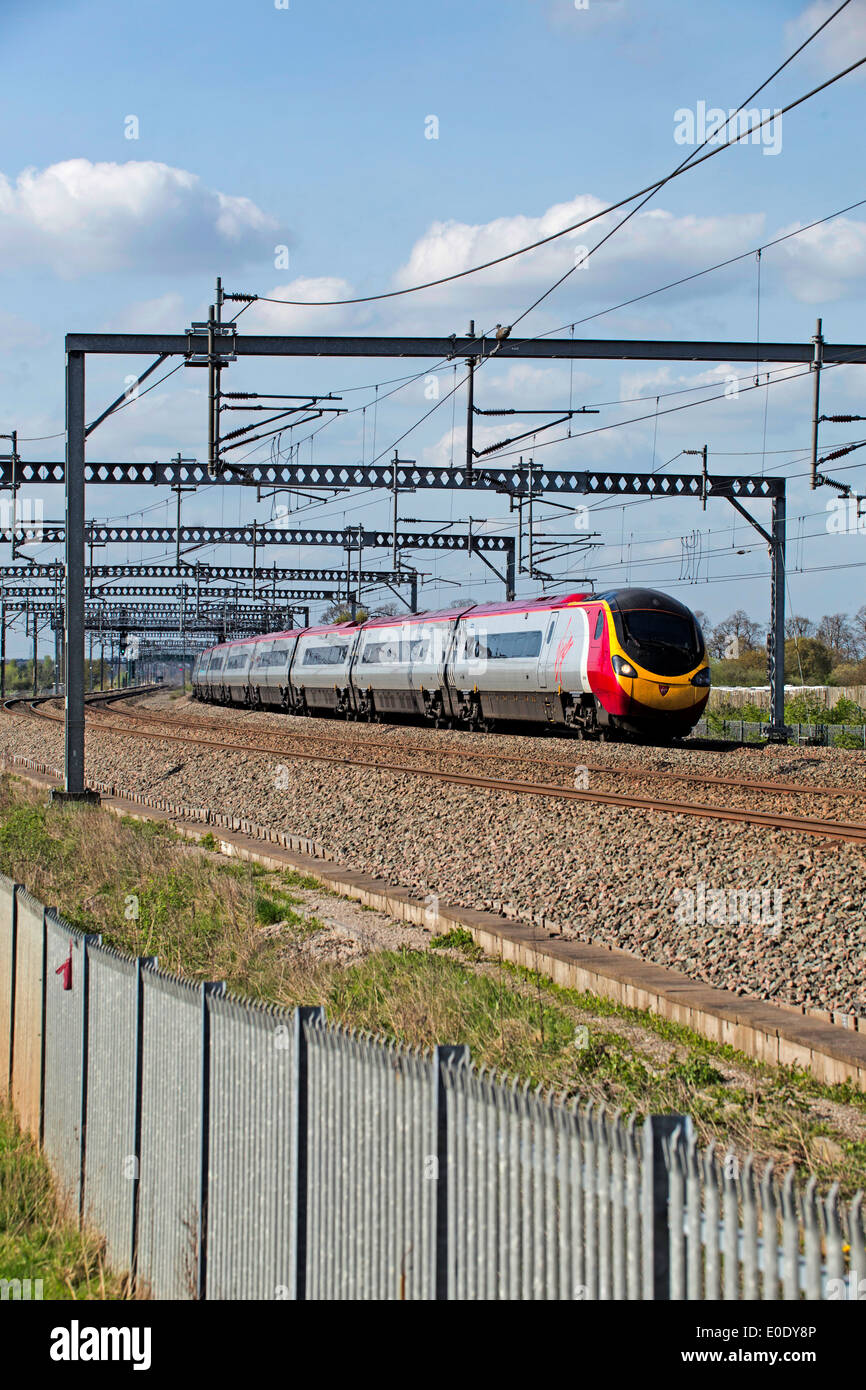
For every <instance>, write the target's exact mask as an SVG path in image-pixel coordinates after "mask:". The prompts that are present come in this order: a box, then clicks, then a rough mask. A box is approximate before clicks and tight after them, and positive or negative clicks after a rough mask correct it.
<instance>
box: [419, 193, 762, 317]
mask: <svg viewBox="0 0 866 1390" xmlns="http://www.w3.org/2000/svg"><path fill="white" fill-rule="evenodd" d="M604 206H606V204H605V203H604V202H603V201H602V200H601V199H599V198H596V197H594V196H593V195H591V194H579V195H578V196H577V197H575V198H573V199H572V200H571V201H570V202H568V203H557V204H555V205H554V206H553V207H551V208H548V209H547V211H546V212H543V213H542V214H541V215H540V216H538V217H530V216H525V215H523V214H517V215H515V216H511V217H499V218H495V219H494V220H493V221H491V222H487V223H481V224H477V225H470V224H467V223H463V222H456V221H448V222H434V223H433V225H432V226H431V227H430V228H429V229H428V231H427V232H425V233H424V235H423V236H422V237H420V238H419V240H418V241H417V242H416V243H415V245H414V246H413V247H412V250H411V252H410V255H409V259H408V261H407V262H406V264H405V265H404V266H402V267H401V268H400V270H399V271H398V272H397V275H396V276H395V283H396V285H397V287H398V288H404V287H405V286H408V285H413V284H419V283H423V282H425V281H429V280H434V279H439V278H440V277H443V276H447V275H453V274H455V273H456V272H459V271H462V270H466V269H468V268H470V267H472V266H475V265H479V264H483V263H484V262H486V261H490V260H494V259H496V258H497V257H499V256H503V255H507V254H508V253H510V252H513V251H516V250H518V249H519V248H521V247H523V246H527V245H530V244H532V243H533V242H535V241H539V240H541V239H542V238H544V237H548V236H551V235H552V234H554V233H556V232H558V231H560V230H561V229H562V228H563V227H568V226H571V225H572V224H574V223H575V222H578V221H582V220H583V219H585V218H587V217H593V216H595V215H596V214H598V213H599V212H600V210H601V209H602V208H603V207H604ZM621 216H622V213H621V212H619V213H615V214H608V215H607V216H604V217H601V218H599V219H598V220H597V221H595V222H592V223H590V224H589V225H587V226H583V227H579V228H578V229H577V230H576V231H572V232H566V233H565V234H564V235H563V236H561V237H559V238H558V239H557V240H556V241H553V242H550V243H549V244H548V245H547V246H543V247H539V249H538V250H536V251H532V252H529V253H528V254H526V255H523V256H520V257H515V258H514V259H512V260H509V261H505V262H504V263H502V264H501V265H497V266H492V267H491V268H490V269H489V270H484V271H482V272H481V273H480V274H478V275H476V276H473V277H472V279H471V281H468V282H467V283H469V284H471V285H472V290H473V295H474V298H473V303H476V302H477V299H478V298H481V297H484V298H485V299H486V300H487V302H489V303H496V304H497V305H501V306H502V311H503V313H505V312H506V309H507V308H508V309H511V308H517V307H518V306H520V307H525V306H524V305H521V303H520V301H521V298H523V297H529V296H531V294H532V293H533V292H534V291H535V290H537V289H538V288H543V287H546V286H547V285H548V284H552V283H553V282H554V281H555V280H557V279H558V278H559V277H560V276H561V275H563V274H564V273H565V272H566V271H568V270H569V269H571V267H572V266H574V265H575V264H576V263H577V262H579V261H581V260H582V258H583V255H584V254H585V250H584V249H589V248H591V247H592V246H593V245H594V244H595V243H596V242H597V241H598V240H599V238H600V237H601V236H602V235H603V234H604V233H605V232H606V231H608V230H610V228H611V227H613V226H614V225H615V223H614V219H615V218H618V217H621ZM764 222H765V219H764V214H763V213H749V214H741V215H731V216H725V217H697V216H693V215H686V216H681V217H680V216H675V215H674V214H673V213H671V212H667V211H665V210H664V209H660V208H656V209H652V210H650V211H648V212H642V213H639V214H638V215H637V216H636V217H635V218H633V219H632V220H631V221H630V222H629V223H627V224H626V226H624V227H623V228H622V230H621V231H620V232H618V233H617V235H616V237H615V238H613V239H612V240H611V241H610V242H609V243H608V244H607V245H605V246H603V247H602V248H601V249H600V250H599V251H598V252H596V253H595V254H594V255H593V256H591V257H590V259H589V260H588V262H587V263H586V265H585V266H582V267H581V268H579V269H576V270H575V271H574V273H573V274H572V275H571V276H570V277H569V279H568V281H567V282H566V286H565V287H564V289H563V295H567V296H568V297H569V300H570V302H571V304H572V305H573V304H574V301H575V300H577V301H578V302H579V303H581V304H594V303H597V302H598V300H599V299H605V298H609V297H610V296H612V295H624V296H626V297H627V296H628V295H629V294H632V293H634V292H636V291H637V292H639V291H640V290H643V289H649V288H653V287H654V285H655V284H658V283H663V282H664V280H667V279H671V280H673V279H678V278H679V277H680V276H682V275H685V274H688V273H689V272H690V271H693V270H700V269H703V268H704V267H705V266H707V265H709V264H711V263H712V262H713V261H717V260H724V259H726V258H727V257H729V256H731V255H735V254H736V253H737V252H738V251H741V250H743V249H745V248H747V247H749V246H750V245H754V244H755V243H756V242H759V241H760V240H761V239H762V235H763V231H764ZM467 283H464V282H463V281H457V282H455V283H454V284H452V285H446V286H443V287H442V288H441V289H437V290H436V291H430V292H428V295H427V296H425V302H426V300H427V298H429V297H433V298H437V299H439V300H440V301H441V300H442V299H448V300H451V301H453V302H465V298H466V292H467ZM503 289H505V290H506V292H507V295H508V299H507V301H506V300H505V299H504V297H503ZM707 289H708V290H710V291H715V292H718V291H719V285H718V282H717V281H708V282H707Z"/></svg>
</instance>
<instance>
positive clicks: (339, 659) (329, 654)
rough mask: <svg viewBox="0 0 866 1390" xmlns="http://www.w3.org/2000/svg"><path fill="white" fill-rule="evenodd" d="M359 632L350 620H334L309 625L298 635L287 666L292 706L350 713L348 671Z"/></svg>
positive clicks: (351, 708) (352, 700)
mask: <svg viewBox="0 0 866 1390" xmlns="http://www.w3.org/2000/svg"><path fill="white" fill-rule="evenodd" d="M359 631H360V629H359V628H358V627H357V626H356V625H355V624H354V623H352V624H349V623H338V624H333V625H331V626H329V627H309V628H306V629H305V630H304V631H303V632H302V633H301V634H300V636H299V638H298V641H297V643H296V644H295V650H294V655H293V658H292V664H291V667H290V669H289V684H290V685H291V687H292V697H293V701H294V704H295V707H296V708H300V709H303V710H309V711H312V712H316V711H320V710H332V711H333V712H334V713H337V714H345V715H350V714H352V713H354V711H355V699H354V696H353V692H352V690H351V687H350V682H349V672H350V670H351V665H352V656H353V654H354V651H355V644H356V642H357V639H358V634H359Z"/></svg>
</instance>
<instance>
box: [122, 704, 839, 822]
mask: <svg viewBox="0 0 866 1390" xmlns="http://www.w3.org/2000/svg"><path fill="white" fill-rule="evenodd" d="M125 703H126V702H125V700H124V699H121V700H119V701H117V702H112V704H111V709H112V710H117V708H118V705H120V710H119V712H120V713H122V714H123V716H124V717H125V718H127V719H130V720H133V721H139V722H142V723H146V724H151V725H155V724H162V725H168V726H169V727H174V728H182V729H191V730H211V731H214V732H217V733H222V732H233V733H236V732H237V729H238V724H237V722H236V721H233V720H229V719H208V718H198V717H196V718H194V719H184V718H181V717H178V716H176V715H167V714H165V715H164V714H158V713H154V712H152V711H150V710H146V711H145V710H141V709H140V708H139V707H138V706H133V707H132V708H125V707H124V705H125ZM286 717H287V719H289V718H290V716H286ZM274 737H275V738H277V739H279V741H280V742H279V745H278V746H275V747H274V748H273V750H272V751H273V752H274V753H281V752H286V751H287V749H286V748H285V746H284V741H288V742H290V743H304V744H316V745H318V746H326V747H331V748H337V749H340V748H346V746H347V744H350V745H351V746H352V747H355V748H365V749H379V748H381V749H384V750H386V751H388V752H391V753H393V752H394V751H395V748H396V745H395V743H394V742H393V741H392V740H391V739H387V738H375V737H372V738H371V737H368V736H367V735H356V734H354V733H353V735H352V736H351V738H348V739H347V738H344V737H341V736H339V735H335V734H328V733H324V732H321V731H320V730H318V729H317V730H315V732H313V731H311V730H307V729H303V730H299V729H294V728H292V727H291V725H289V727H287V728H286V729H285V730H282V729H281V730H280V731H279V732H278V733H277V732H275V734H274ZM399 751H400V752H401V753H413V754H419V755H420V756H422V757H427V758H443V759H452V758H453V759H460V760H461V761H466V762H472V763H476V764H479V763H485V764H500V765H501V764H504V763H522V764H524V765H527V766H532V767H540V768H549V769H553V770H555V771H557V772H561V773H565V774H568V775H569V776H573V774H574V773H575V772H576V771H577V770H578V769H581V770H583V769H585V770H586V771H587V772H591V773H592V774H593V775H594V776H598V777H608V778H622V777H631V778H634V779H637V780H640V781H652V782H656V781H659V782H675V783H676V782H685V783H694V784H697V785H706V786H711V787H731V788H735V789H737V790H745V791H754V792H765V793H770V794H778V793H779V792H785V793H791V794H793V795H800V796H812V797H825V798H830V799H838V798H847V799H848V800H854V801H857V800H861V801H862V800H866V786H864V787H863V788H857V787H837V786H823V785H820V784H813V783H809V782H789V781H786V780H782V779H778V778H772V779H761V778H746V777H735V776H724V775H721V774H718V773H709V772H674V771H669V770H668V769H666V768H648V767H642V766H639V765H636V764H629V763H619V764H617V765H616V766H611V765H610V764H604V763H592V762H587V761H586V760H585V759H581V760H580V761H578V762H572V761H571V759H565V758H540V757H537V756H535V755H527V754H526V753H525V752H523V751H522V750H517V751H515V752H507V751H505V750H503V749H498V750H495V751H493V750H490V749H476V748H448V747H444V746H442V745H439V746H437V747H430V746H429V745H425V744H423V743H405V742H401V743H400V746H399Z"/></svg>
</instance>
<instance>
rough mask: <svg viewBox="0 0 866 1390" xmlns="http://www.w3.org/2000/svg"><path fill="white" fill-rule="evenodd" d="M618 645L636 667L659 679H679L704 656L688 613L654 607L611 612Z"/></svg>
mask: <svg viewBox="0 0 866 1390" xmlns="http://www.w3.org/2000/svg"><path fill="white" fill-rule="evenodd" d="M614 619H615V621H616V626H617V629H620V628H621V631H618V632H617V636H618V637H619V640H620V642H621V643H622V646H623V648H624V649H625V651H626V653H627V654H628V655H629V656H630V657H632V658H633V659H634V660H635V661H637V662H638V663H639V665H641V666H643V667H644V668H646V669H648V670H650V671H653V672H656V673H657V674H658V675H660V676H680V675H684V674H685V672H686V671H691V670H693V668H694V667H695V666H697V664H698V662H699V661H700V659H701V657H702V656H703V654H704V643H703V639H702V637H701V634H700V630H699V628H698V627H697V624H696V623H695V620H694V618H693V617H692V616H691V614H686V613H672V612H666V611H665V610H664V609H658V608H633V609H630V610H626V611H625V612H623V611H622V610H620V611H619V612H618V613H617V612H615V613H614Z"/></svg>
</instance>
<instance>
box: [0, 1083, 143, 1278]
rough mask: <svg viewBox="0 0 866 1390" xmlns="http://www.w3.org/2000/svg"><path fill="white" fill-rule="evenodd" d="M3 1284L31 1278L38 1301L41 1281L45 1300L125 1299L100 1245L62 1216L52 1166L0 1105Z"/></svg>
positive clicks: (0, 1273) (0, 1268)
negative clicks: (107, 1266)
mask: <svg viewBox="0 0 866 1390" xmlns="http://www.w3.org/2000/svg"><path fill="white" fill-rule="evenodd" d="M0 1279H6V1280H12V1279H20V1280H22V1281H24V1280H27V1279H29V1280H30V1281H31V1286H30V1288H31V1297H33V1298H35V1297H36V1296H37V1294H38V1293H39V1292H40V1290H39V1286H38V1284H36V1283H35V1282H34V1281H36V1280H41V1281H42V1286H41V1295H42V1298H43V1299H106V1298H109V1299H112V1298H123V1297H125V1296H126V1291H125V1285H124V1281H123V1280H122V1279H119V1278H118V1277H117V1276H116V1275H114V1274H111V1273H109V1272H108V1271H107V1270H106V1268H105V1263H104V1258H103V1244H102V1242H101V1240H100V1239H99V1238H98V1237H97V1236H94V1235H92V1234H90V1233H82V1232H81V1231H79V1229H78V1226H77V1223H76V1222H75V1221H74V1220H72V1219H69V1218H68V1217H65V1216H64V1215H63V1212H62V1210H61V1207H60V1205H59V1203H58V1199H57V1193H56V1189H55V1186H54V1182H53V1179H52V1177H51V1173H50V1171H49V1169H48V1165H47V1163H46V1162H45V1160H44V1159H43V1158H42V1156H41V1155H40V1153H39V1151H38V1149H37V1148H36V1145H35V1144H34V1143H33V1141H32V1140H31V1139H29V1138H27V1137H26V1136H24V1135H23V1134H22V1133H21V1131H20V1130H19V1128H18V1126H17V1124H16V1122H15V1120H14V1118H13V1116H12V1114H11V1113H10V1111H9V1110H8V1109H7V1108H6V1107H5V1106H0ZM25 1287H26V1286H25ZM23 1291H24V1290H23V1289H22V1292H23Z"/></svg>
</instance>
